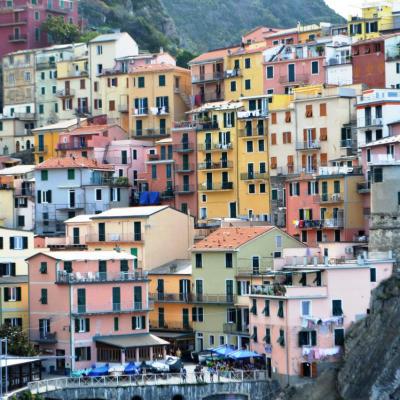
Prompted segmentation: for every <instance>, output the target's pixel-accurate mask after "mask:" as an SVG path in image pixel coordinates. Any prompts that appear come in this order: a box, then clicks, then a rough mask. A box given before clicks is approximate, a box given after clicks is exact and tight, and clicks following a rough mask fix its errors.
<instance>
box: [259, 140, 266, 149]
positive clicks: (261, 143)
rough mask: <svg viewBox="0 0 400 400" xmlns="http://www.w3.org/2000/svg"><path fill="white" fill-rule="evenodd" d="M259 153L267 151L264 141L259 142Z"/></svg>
mask: <svg viewBox="0 0 400 400" xmlns="http://www.w3.org/2000/svg"><path fill="white" fill-rule="evenodd" d="M258 151H265V143H264V140H262V139H261V140H259V141H258Z"/></svg>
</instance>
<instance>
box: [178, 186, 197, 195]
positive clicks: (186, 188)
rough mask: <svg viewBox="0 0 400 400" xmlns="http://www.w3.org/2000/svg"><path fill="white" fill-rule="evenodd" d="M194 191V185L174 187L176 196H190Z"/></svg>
mask: <svg viewBox="0 0 400 400" xmlns="http://www.w3.org/2000/svg"><path fill="white" fill-rule="evenodd" d="M195 191H196V187H195V186H194V185H177V186H175V193H176V194H190V193H194V192H195Z"/></svg>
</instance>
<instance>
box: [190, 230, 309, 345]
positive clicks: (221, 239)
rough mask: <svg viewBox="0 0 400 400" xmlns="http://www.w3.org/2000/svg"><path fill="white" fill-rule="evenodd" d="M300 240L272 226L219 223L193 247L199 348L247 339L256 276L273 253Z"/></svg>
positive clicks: (242, 342)
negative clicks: (250, 293)
mask: <svg viewBox="0 0 400 400" xmlns="http://www.w3.org/2000/svg"><path fill="white" fill-rule="evenodd" d="M303 246H304V245H302V244H301V243H300V242H298V241H297V240H296V239H294V238H292V237H291V236H289V235H287V234H286V233H285V232H283V231H281V230H280V229H278V228H276V227H273V226H241V227H230V228H220V229H217V230H216V231H215V232H213V233H211V234H210V235H209V236H207V237H206V238H205V239H204V240H202V241H200V242H198V243H196V244H195V245H194V246H193V247H192V265H193V269H192V275H193V277H192V279H193V283H194V290H193V300H192V303H193V307H195V309H193V311H192V312H194V313H195V316H193V317H192V318H194V319H193V321H194V324H193V328H194V330H195V331H196V350H202V349H203V348H209V347H216V346H218V345H224V344H234V345H236V346H237V347H238V348H242V347H246V346H248V345H249V338H250V334H249V330H248V324H249V320H248V303H247V302H246V301H245V299H243V298H242V296H245V295H246V294H248V289H249V286H250V283H248V282H250V281H251V280H252V279H253V278H252V276H253V275H254V276H257V277H258V278H259V279H260V280H261V281H262V275H263V274H264V271H265V270H269V269H272V268H273V260H274V258H275V257H281V254H282V250H283V249H284V248H287V247H299V248H301V247H303Z"/></svg>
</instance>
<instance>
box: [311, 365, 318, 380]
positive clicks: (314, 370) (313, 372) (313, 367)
mask: <svg viewBox="0 0 400 400" xmlns="http://www.w3.org/2000/svg"><path fill="white" fill-rule="evenodd" d="M317 376H318V371H317V363H316V362H313V363H311V377H312V378H316V377H317Z"/></svg>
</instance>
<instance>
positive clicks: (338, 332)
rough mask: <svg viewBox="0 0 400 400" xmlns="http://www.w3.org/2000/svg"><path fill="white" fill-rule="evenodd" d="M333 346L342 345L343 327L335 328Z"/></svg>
mask: <svg viewBox="0 0 400 400" xmlns="http://www.w3.org/2000/svg"><path fill="white" fill-rule="evenodd" d="M335 346H344V329H335Z"/></svg>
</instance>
